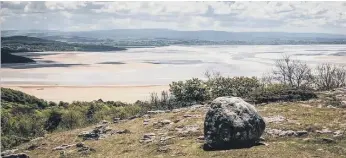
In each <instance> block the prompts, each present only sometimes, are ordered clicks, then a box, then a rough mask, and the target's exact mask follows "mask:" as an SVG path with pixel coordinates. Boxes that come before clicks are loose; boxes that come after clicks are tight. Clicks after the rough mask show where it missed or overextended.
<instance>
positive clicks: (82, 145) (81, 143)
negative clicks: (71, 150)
mask: <svg viewBox="0 0 346 158" xmlns="http://www.w3.org/2000/svg"><path fill="white" fill-rule="evenodd" d="M84 146H85V144H84V143H83V142H80V143H77V144H76V147H77V148H81V147H84Z"/></svg>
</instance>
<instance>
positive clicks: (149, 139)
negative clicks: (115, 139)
mask: <svg viewBox="0 0 346 158" xmlns="http://www.w3.org/2000/svg"><path fill="white" fill-rule="evenodd" d="M155 136H156V134H155V133H146V134H144V135H143V138H141V139H140V140H139V142H141V143H150V142H153V141H154V140H155Z"/></svg>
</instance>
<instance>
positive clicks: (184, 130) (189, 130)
mask: <svg viewBox="0 0 346 158" xmlns="http://www.w3.org/2000/svg"><path fill="white" fill-rule="evenodd" d="M175 130H176V131H177V133H178V135H179V136H182V137H185V136H188V135H191V134H195V133H199V127H198V125H187V126H183V127H177V128H175Z"/></svg>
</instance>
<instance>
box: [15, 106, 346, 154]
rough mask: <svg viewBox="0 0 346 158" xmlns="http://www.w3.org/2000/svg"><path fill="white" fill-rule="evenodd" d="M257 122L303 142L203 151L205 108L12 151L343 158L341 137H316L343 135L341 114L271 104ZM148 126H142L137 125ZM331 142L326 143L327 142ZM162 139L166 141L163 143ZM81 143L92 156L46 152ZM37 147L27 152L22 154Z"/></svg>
mask: <svg viewBox="0 0 346 158" xmlns="http://www.w3.org/2000/svg"><path fill="white" fill-rule="evenodd" d="M257 109H258V111H259V112H260V114H261V115H262V116H264V117H265V119H266V118H267V120H269V119H268V118H271V117H276V116H282V117H284V118H285V119H284V120H282V121H281V122H270V123H268V121H267V127H266V128H267V129H270V128H272V129H282V130H294V131H299V130H306V131H308V134H307V135H305V136H300V137H298V136H271V135H270V134H268V133H266V134H264V135H263V137H264V139H265V140H264V143H265V144H266V145H259V146H254V147H251V148H245V149H233V150H223V151H204V150H203V149H202V148H201V146H202V144H203V141H202V140H198V137H199V136H201V135H203V121H204V116H205V111H206V108H205V107H204V106H203V107H199V108H184V109H180V110H175V111H173V112H169V113H164V114H157V115H151V116H150V118H144V117H141V118H136V119H133V120H124V121H122V122H120V123H115V124H110V127H111V129H112V130H114V131H119V130H124V129H127V130H129V131H130V132H131V133H127V134H114V135H109V136H108V137H107V138H106V139H101V140H85V141H83V140H82V139H81V138H79V137H78V134H79V133H80V132H82V131H85V130H90V129H92V128H94V126H90V127H86V128H82V129H76V130H72V131H65V132H57V133H52V134H48V135H46V136H45V137H44V138H42V139H40V140H37V141H31V142H29V143H26V144H23V145H21V146H19V147H18V149H19V151H18V152H27V153H28V155H30V156H32V157H61V156H65V157H297V156H298V155H299V157H330V158H338V157H345V155H346V137H345V135H343V136H340V137H337V138H336V137H335V138H333V135H334V134H333V133H326V134H321V133H318V131H319V130H322V129H324V128H328V129H329V130H331V131H333V132H334V131H338V130H341V131H343V132H345V130H346V121H345V120H346V110H345V109H333V108H317V107H314V106H313V105H311V107H310V104H309V102H295V103H272V104H267V105H265V106H260V107H257ZM187 116H191V117H187ZM165 119H168V120H171V121H172V123H171V124H167V125H163V126H154V122H158V121H162V120H165ZM144 120H149V124H148V125H144V124H143V121H144ZM187 126H197V127H198V130H197V131H194V132H187V133H179V131H178V130H177V129H181V128H182V127H187ZM145 133H155V134H156V137H155V140H154V141H153V142H150V143H140V141H139V140H140V139H141V138H142V137H143V135H144V134H145ZM329 138H330V139H332V141H328V140H329ZM165 139H167V140H165ZM80 142H83V143H85V145H86V146H88V147H89V148H92V149H93V150H91V151H88V152H81V151H80V148H78V147H75V146H72V147H71V148H68V149H66V150H64V152H62V151H60V150H52V149H53V148H55V147H57V146H60V145H62V144H76V143H80ZM30 146H31V147H32V146H37V147H36V148H35V149H33V150H29V151H26V149H27V148H29V147H30Z"/></svg>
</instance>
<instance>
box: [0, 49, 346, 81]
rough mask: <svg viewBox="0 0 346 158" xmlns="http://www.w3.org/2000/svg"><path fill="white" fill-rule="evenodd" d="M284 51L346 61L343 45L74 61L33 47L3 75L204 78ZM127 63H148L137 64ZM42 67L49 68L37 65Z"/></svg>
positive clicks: (88, 56) (268, 62)
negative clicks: (27, 60) (50, 57)
mask: <svg viewBox="0 0 346 158" xmlns="http://www.w3.org/2000/svg"><path fill="white" fill-rule="evenodd" d="M45 53H46V52H45ZM55 53H59V52H55ZM283 54H289V55H293V58H295V59H300V60H303V61H306V62H307V63H308V64H310V65H312V66H315V65H316V64H318V63H324V62H330V63H337V64H343V65H346V60H343V59H346V58H345V56H346V45H294V46H292V45H280V46H279V45H278V46H275V45H261V46H257V45H253V46H243V45H242V46H168V47H157V48H133V49H129V50H127V51H122V52H107V53H100V52H92V53H89V52H88V53H82V54H78V55H77V56H76V57H75V58H76V59H75V60H74V61H72V62H71V61H69V62H61V61H60V62H55V61H45V60H40V59H39V57H40V56H37V54H35V53H33V54H31V56H32V57H35V58H37V59H38V60H40V61H41V62H40V63H39V64H34V65H32V64H31V65H28V64H24V65H23V64H22V65H20V64H12V65H3V66H2V67H5V69H4V70H2V74H1V80H2V82H3V83H5V84H6V83H21V84H61V85H107V84H112V85H163V84H169V83H170V82H171V81H176V80H184V79H189V78H192V77H199V78H203V77H204V75H203V74H204V72H205V71H206V70H214V71H219V72H221V73H222V74H223V75H229V76H240V75H242V76H260V75H262V74H263V73H264V72H270V71H271V68H272V67H273V63H274V60H275V59H278V58H280V57H282V55H283ZM79 57H80V58H79ZM129 63H146V64H147V65H149V66H143V65H144V64H142V66H136V67H135V66H131V65H127V64H129ZM83 66H85V69H84V68H83ZM89 66H95V67H96V68H92V69H91V68H89ZM105 66H106V67H107V69H106V68H105ZM118 66H121V69H119V68H116V67H118ZM6 67H7V68H6ZM42 67H43V68H44V69H46V70H47V71H37V70H38V69H41V68H42ZM75 67H79V68H78V69H75ZM81 67H82V68H81ZM97 67H99V68H97ZM113 67H114V70H113V69H112V68H113ZM14 70H16V71H14Z"/></svg>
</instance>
